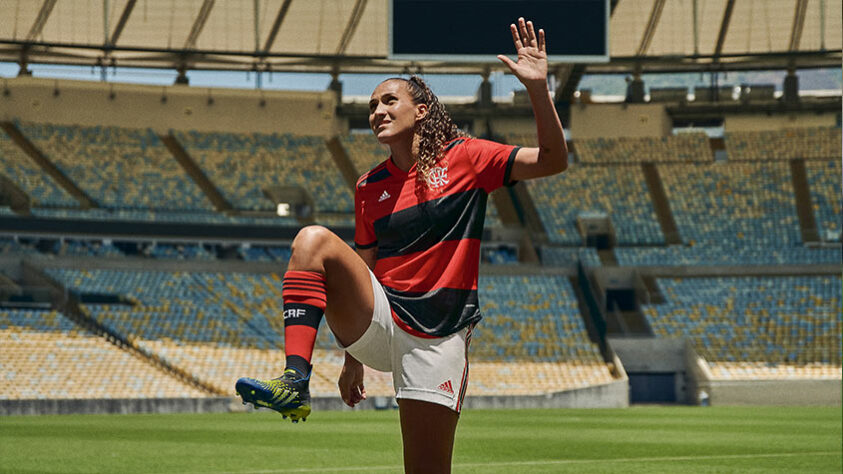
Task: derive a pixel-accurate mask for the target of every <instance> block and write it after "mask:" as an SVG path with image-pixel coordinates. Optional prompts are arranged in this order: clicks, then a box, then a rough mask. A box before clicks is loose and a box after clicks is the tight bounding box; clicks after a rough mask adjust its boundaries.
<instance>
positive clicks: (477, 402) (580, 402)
mask: <svg viewBox="0 0 843 474" xmlns="http://www.w3.org/2000/svg"><path fill="white" fill-rule="evenodd" d="M470 383H471V382H469V384H470ZM628 406H629V382H628V381H627V379H626V378H624V379H622V380H616V381H613V382H609V383H607V384H603V385H593V386H590V387H585V388H580V389H576V390H566V391H564V392H556V393H548V394H544V395H521V396H518V397H510V396H477V397H466V399H465V403H464V404H463V407H465V408H466V409H469V410H472V409H488V408H511V409H520V408H626V407H628Z"/></svg>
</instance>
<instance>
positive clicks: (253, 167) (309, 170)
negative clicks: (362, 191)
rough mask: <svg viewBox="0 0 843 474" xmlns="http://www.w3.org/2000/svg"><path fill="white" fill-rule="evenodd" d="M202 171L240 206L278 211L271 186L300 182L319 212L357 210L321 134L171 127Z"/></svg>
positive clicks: (295, 184) (239, 207)
mask: <svg viewBox="0 0 843 474" xmlns="http://www.w3.org/2000/svg"><path fill="white" fill-rule="evenodd" d="M173 135H174V136H175V137H176V139H177V140H178V141H179V142H180V143H181V144H182V145H183V146H184V148H185V150H186V151H187V152H188V154H190V156H192V157H193V158H194V159H195V160H196V163H197V164H198V165H199V167H200V168H201V169H202V171H203V172H204V173H205V174H206V175H207V176H208V177H209V178H210V179H211V181H213V182H214V184H216V186H217V187H219V189H220V191H221V192H222V193H223V195H224V196H225V197H226V199H228V200H229V201H230V202H231V204H232V205H233V206H234V207H235V208H237V209H245V210H254V211H274V210H275V204H274V203H273V202H271V201H270V200H269V199H268V198H266V197H265V196H264V189H266V188H268V187H271V186H298V187H300V188H302V189H304V190H306V191H307V192H308V193H310V195H311V196H312V197H313V200H314V204H315V206H316V212H317V213H320V212H321V213H329V212H330V213H345V214H348V215H349V216H351V215H353V213H354V201H353V197H352V194H351V191H350V189H349V187H348V185H347V184H346V183H345V181H344V180H343V177H342V175H341V174H340V171H339V169H338V168H337V167H336V165H335V164H334V163H333V161H332V159H331V157H330V155H329V152H328V150H327V148H326V147H325V141H324V139H323V138H322V137H314V136H297V135H290V134H286V135H280V134H272V135H267V134H260V133H254V134H237V133H212V132H197V131H190V132H180V131H176V132H173Z"/></svg>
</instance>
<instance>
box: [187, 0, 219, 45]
mask: <svg viewBox="0 0 843 474" xmlns="http://www.w3.org/2000/svg"><path fill="white" fill-rule="evenodd" d="M213 8H214V0H205V1H204V2H202V7H201V8H199V13H198V14H197V15H196V20H194V21H193V26H191V27H190V34H188V35H187V40H185V42H184V49H194V48H196V41H197V40H198V39H199V35H200V34H201V33H202V29H203V28H205V23H206V22H207V21H208V16H209V15H210V14H211V10H212V9H213Z"/></svg>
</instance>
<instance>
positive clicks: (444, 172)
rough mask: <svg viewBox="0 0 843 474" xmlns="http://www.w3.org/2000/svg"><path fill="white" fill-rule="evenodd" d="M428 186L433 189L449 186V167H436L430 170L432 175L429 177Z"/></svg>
mask: <svg viewBox="0 0 843 474" xmlns="http://www.w3.org/2000/svg"><path fill="white" fill-rule="evenodd" d="M428 176H429V177H428V184H430V187H431V188H433V189H436V188H441V187H442V186H444V185H446V184H448V183H449V182H450V181H449V180H448V167H447V166H446V167H444V168H443V167H441V166H436V167H433V168H431V169H430V174H429V175H428Z"/></svg>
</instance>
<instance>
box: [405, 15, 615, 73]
mask: <svg viewBox="0 0 843 474" xmlns="http://www.w3.org/2000/svg"><path fill="white" fill-rule="evenodd" d="M522 16H523V17H524V18H525V19H528V20H532V21H533V23H534V24H535V26H536V32H537V33H538V29H539V28H542V29H544V31H545V34H546V37H547V53H548V59H549V60H550V61H552V62H607V61H608V60H609V0H390V5H389V49H390V51H389V58H390V59H399V60H407V59H410V60H420V61H421V60H438V61H455V62H464V61H471V62H496V61H497V59H496V58H495V56H496V55H498V54H506V55H509V56H512V55H514V54H515V47H514V46H513V43H512V35H511V34H510V32H509V25H510V24H511V23H515V22H516V20H517V19H518V17H522Z"/></svg>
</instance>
